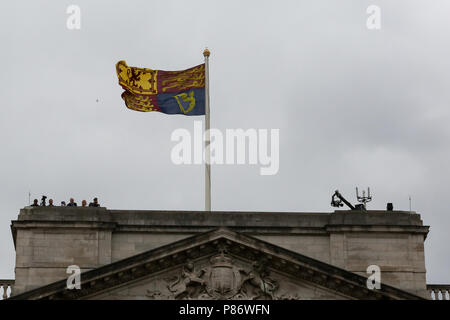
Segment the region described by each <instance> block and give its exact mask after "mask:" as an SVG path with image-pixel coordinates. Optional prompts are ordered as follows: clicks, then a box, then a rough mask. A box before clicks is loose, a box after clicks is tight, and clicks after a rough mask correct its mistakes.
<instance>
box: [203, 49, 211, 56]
mask: <svg viewBox="0 0 450 320" xmlns="http://www.w3.org/2000/svg"><path fill="white" fill-rule="evenodd" d="M210 54H211V52H210V51H209V50H208V48H205V50H203V56H204V57H209V55H210Z"/></svg>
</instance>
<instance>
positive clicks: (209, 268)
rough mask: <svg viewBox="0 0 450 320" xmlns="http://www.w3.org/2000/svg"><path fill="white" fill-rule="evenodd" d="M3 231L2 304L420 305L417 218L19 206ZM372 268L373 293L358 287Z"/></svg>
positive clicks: (422, 275)
mask: <svg viewBox="0 0 450 320" xmlns="http://www.w3.org/2000/svg"><path fill="white" fill-rule="evenodd" d="M11 230H12V234H13V239H14V245H15V248H16V267H15V274H16V278H15V283H14V287H13V295H12V297H11V299H421V298H428V293H427V291H426V269H425V257H424V241H425V238H426V236H427V233H428V230H429V227H428V226H424V225H423V222H422V220H421V218H420V215H419V214H416V213H414V212H412V213H411V212H403V211H355V210H353V211H335V212H331V213H287V212H210V213H208V212H191V211H132V210H108V209H106V208H92V207H89V208H74V207H26V208H24V209H22V210H20V214H19V216H18V219H17V220H15V221H12V224H11ZM71 265H76V266H79V267H80V269H81V271H82V273H81V289H79V290H78V289H73V290H69V289H67V283H66V282H67V281H66V279H67V277H68V276H69V274H67V268H68V267H69V266H71ZM370 265H376V266H379V268H380V271H381V288H380V289H375V290H370V289H368V288H367V277H368V276H369V275H368V274H367V268H368V266H370Z"/></svg>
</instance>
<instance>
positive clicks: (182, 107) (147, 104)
mask: <svg viewBox="0 0 450 320" xmlns="http://www.w3.org/2000/svg"><path fill="white" fill-rule="evenodd" d="M116 71H117V77H118V78H119V84H120V85H121V86H122V88H123V89H124V90H125V91H124V92H123V93H122V99H123V100H125V104H126V106H127V107H128V108H129V109H132V110H136V111H143V112H147V111H159V112H162V113H167V114H184V115H186V116H198V115H204V114H205V65H204V64H201V65H198V66H195V67H193V68H190V69H187V70H183V71H163V70H152V69H147V68H136V67H129V66H127V64H126V63H125V61H119V62H118V63H117V65H116Z"/></svg>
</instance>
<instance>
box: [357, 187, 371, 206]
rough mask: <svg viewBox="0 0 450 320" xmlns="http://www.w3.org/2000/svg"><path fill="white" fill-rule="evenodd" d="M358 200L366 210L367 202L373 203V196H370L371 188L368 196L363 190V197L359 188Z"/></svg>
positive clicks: (368, 190)
mask: <svg viewBox="0 0 450 320" xmlns="http://www.w3.org/2000/svg"><path fill="white" fill-rule="evenodd" d="M356 199H358V202H361V203H362V206H363V207H364V209H366V208H367V205H366V204H367V202H370V201H372V196H371V195H370V188H369V187H368V188H367V196H366V191H365V190H363V192H362V196H359V192H358V187H356Z"/></svg>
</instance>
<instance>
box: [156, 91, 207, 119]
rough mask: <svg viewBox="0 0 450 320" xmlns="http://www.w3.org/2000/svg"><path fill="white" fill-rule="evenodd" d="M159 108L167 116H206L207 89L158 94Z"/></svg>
mask: <svg viewBox="0 0 450 320" xmlns="http://www.w3.org/2000/svg"><path fill="white" fill-rule="evenodd" d="M157 100H158V106H159V108H160V109H161V112H163V113H167V114H183V115H186V116H200V115H204V114H205V89H204V88H201V89H189V90H186V91H182V92H177V93H158V95H157Z"/></svg>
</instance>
